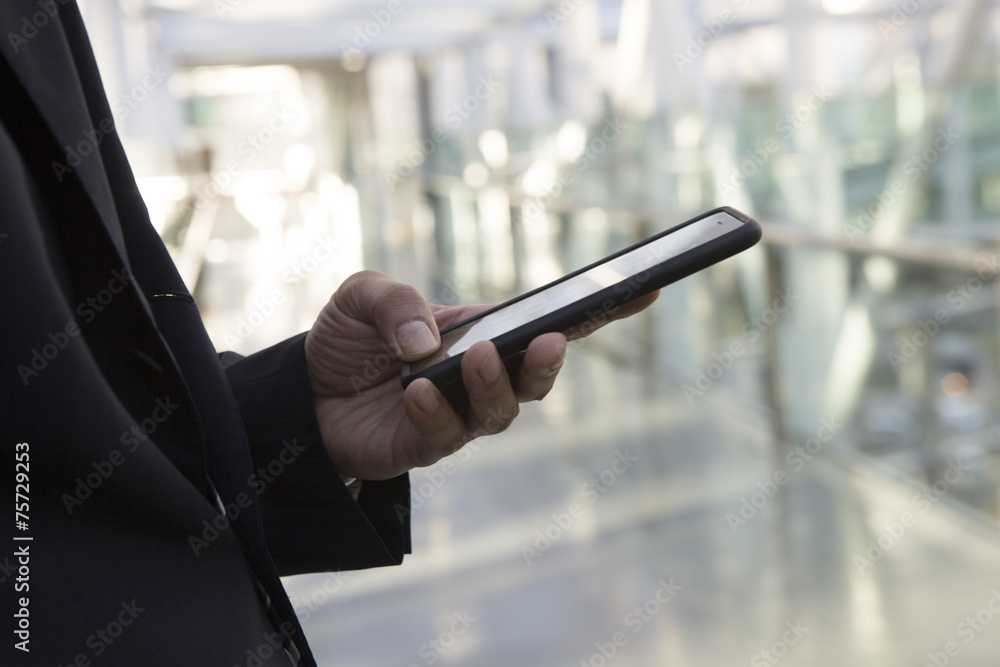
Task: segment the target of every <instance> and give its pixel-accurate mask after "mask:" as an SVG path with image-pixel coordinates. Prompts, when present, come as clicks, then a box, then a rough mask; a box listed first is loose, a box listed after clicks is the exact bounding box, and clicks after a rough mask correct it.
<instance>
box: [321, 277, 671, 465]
mask: <svg viewBox="0 0 1000 667" xmlns="http://www.w3.org/2000/svg"><path fill="white" fill-rule="evenodd" d="M655 298H656V294H651V295H649V296H647V297H644V298H642V299H637V300H636V301H635V302H632V303H630V304H629V305H628V306H627V307H623V308H620V309H619V310H618V311H616V312H615V313H614V314H613V315H612V317H611V318H609V321H610V319H619V318H621V317H626V316H628V315H630V314H632V313H634V312H638V311H639V310H642V309H643V308H645V307H646V306H648V305H649V304H650V303H652V302H653V300H654V299H655ZM488 308H489V306H458V307H444V306H437V305H432V304H429V303H427V301H426V300H425V299H424V298H423V297H422V296H421V295H420V293H419V292H418V291H417V290H416V289H415V288H413V287H410V286H409V285H404V284H402V283H398V282H396V281H395V280H393V279H392V278H390V277H389V276H387V275H385V274H382V273H378V272H376V271H363V272H361V273H356V274H354V275H353V276H351V277H350V278H348V279H347V280H346V281H345V282H344V283H343V285H341V286H340V288H339V289H338V290H337V291H336V292H335V293H334V295H333V297H332V298H331V299H330V301H329V302H328V303H327V304H326V306H325V307H324V308H323V310H322V312H320V314H319V317H318V318H317V320H316V323H315V324H313V327H312V329H311V330H310V331H309V334H308V335H307V336H306V362H307V365H308V371H309V382H310V386H311V389H312V394H313V402H314V405H315V408H316V415H317V417H318V418H319V425H320V431H321V433H322V436H323V443H324V444H325V445H326V450H327V453H328V454H329V455H330V458H331V459H332V460H333V462H334V464H335V465H336V466H337V469H338V471H339V472H340V473H341V474H342V475H347V476H350V477H357V478H359V479H369V480H377V479H387V478H390V477H394V476H396V475H399V474H402V473H404V472H406V471H407V470H409V469H411V468H415V467H420V466H428V465H431V464H432V463H434V462H436V461H438V460H439V459H441V458H443V457H445V456H448V455H449V454H452V453H453V452H455V451H457V450H458V449H460V448H461V447H462V446H463V445H464V444H465V443H467V442H469V441H471V440H473V439H474V438H476V437H479V436H481V435H488V434H493V433H499V432H500V431H503V430H504V429H506V428H507V427H508V426H509V425H510V423H511V422H512V421H513V420H514V418H515V417H516V416H517V413H518V403H519V402H524V401H532V400H539V399H541V398H543V397H544V396H545V394H547V393H548V391H549V390H550V389H551V388H552V385H553V383H554V382H555V378H556V375H557V374H558V372H559V369H560V367H561V366H562V363H563V360H564V359H565V356H566V340H567V339H566V336H564V335H563V334H560V333H548V334H544V335H542V336H539V337H537V338H535V339H534V340H533V341H532V342H531V344H530V345H529V346H528V349H527V350H526V352H525V354H524V357H523V359H522V360H521V363H520V366H519V367H518V368H517V371H516V372H515V373H514V377H513V378H511V377H509V375H508V373H507V370H506V368H505V367H504V364H503V362H502V360H501V358H500V355H499V354H498V353H497V351H496V348H495V347H494V346H493V344H492V343H490V342H488V341H483V342H479V343H476V344H475V345H473V346H472V347H471V348H470V349H469V350H468V351H466V353H465V355H464V357H463V359H462V380H463V382H464V384H465V388H466V391H467V393H468V396H469V407H468V409H467V410H465V411H463V413H462V414H459V413H457V412H456V411H455V409H454V408H453V407H452V406H451V405H449V403H448V402H447V401H446V400H445V399H444V397H443V396H442V395H441V392H440V391H438V389H437V387H435V386H434V384H433V383H432V382H431V381H430V380H427V379H426V378H418V379H416V380H414V381H413V382H411V383H410V385H409V386H408V387H406V390H405V391H404V390H403V387H402V385H401V384H400V378H399V375H400V367H401V363H402V361H416V360H417V359H421V358H423V357H425V356H427V355H429V354H431V353H432V352H434V351H435V350H436V349H437V348H438V346H439V345H440V343H441V339H440V335H439V334H438V331H439V329H441V328H445V327H447V326H450V325H451V324H454V323H457V322H460V321H462V320H464V319H468V318H469V317H473V316H475V315H477V314H478V313H481V312H482V311H483V310H486V309H488Z"/></svg>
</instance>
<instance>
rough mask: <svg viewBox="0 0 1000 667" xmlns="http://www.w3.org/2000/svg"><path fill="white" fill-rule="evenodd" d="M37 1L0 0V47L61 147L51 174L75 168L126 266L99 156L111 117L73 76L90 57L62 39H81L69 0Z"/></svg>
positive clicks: (63, 174)
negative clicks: (80, 56)
mask: <svg viewBox="0 0 1000 667" xmlns="http://www.w3.org/2000/svg"><path fill="white" fill-rule="evenodd" d="M43 4H44V3H36V2H29V1H27V0H3V2H0V35H3V39H2V43H0V44H2V45H0V52H2V54H3V57H4V58H6V59H7V62H8V63H9V64H10V67H11V69H12V70H13V71H14V74H15V76H17V78H18V80H19V81H20V82H21V85H22V86H24V89H25V90H26V91H27V93H28V95H29V96H30V97H31V99H32V101H33V102H34V104H35V107H36V108H37V109H38V111H39V113H40V114H41V116H42V118H44V120H45V122H46V123H47V124H48V126H49V129H50V130H51V132H52V134H53V136H54V137H55V138H56V141H57V142H58V144H59V146H60V147H62V149H63V158H64V159H63V160H62V161H58V160H57V161H53V163H52V177H53V178H54V179H55V180H56V181H58V182H62V181H63V179H64V178H65V177H66V175H67V174H69V173H70V172H71V171H72V172H75V173H76V175H77V177H78V178H79V180H80V183H81V184H82V185H83V188H84V189H85V190H86V192H87V195H88V197H89V198H90V200H91V202H93V205H94V209H95V210H96V211H97V213H98V216H99V217H100V219H101V223H102V224H103V225H104V229H105V231H106V232H107V234H108V236H109V237H110V238H111V241H112V243H113V244H114V246H115V249H116V250H117V252H118V255H119V256H120V258H121V260H122V262H123V263H124V264H126V266H127V255H126V252H125V244H124V240H123V238H122V230H121V226H120V225H119V223H118V217H117V214H116V211H115V205H114V199H113V198H112V196H111V188H110V187H109V185H108V180H107V177H106V175H105V171H104V165H103V162H102V157H101V146H102V144H103V142H104V141H105V140H106V139H108V138H109V135H113V134H114V131H115V129H114V118H113V117H112V115H111V112H110V109H109V108H108V106H107V101H106V100H104V105H103V106H104V107H105V108H106V109H108V111H107V114H106V115H103V116H102V117H99V118H95V117H94V115H93V112H94V110H95V106H97V105H95V104H94V101H93V100H90V99H87V96H86V95H85V93H84V91H83V88H82V87H81V85H80V79H79V78H78V75H77V68H78V67H79V66H80V65H84V66H85V67H86V68H90V67H92V66H93V65H92V58H91V63H78V62H76V61H75V59H74V53H73V50H72V47H71V45H70V40H69V38H68V34H72V33H76V34H75V35H74V37H78V36H79V35H80V34H83V35H84V37H83V38H84V39H86V36H85V34H86V33H85V32H84V31H83V30H82V25H83V21H82V19H81V17H80V12H79V9H78V8H77V6H76V3H75V2H70V3H68V4H61V3H57V2H53V3H51V9H50V10H49V11H54V12H55V15H54V16H50V15H49V14H48V13H46V11H44V10H41V9H40V8H41V7H42V6H43ZM42 17H44V19H43V18H42ZM88 55H89V54H88ZM95 69H96V67H95ZM115 140H116V141H117V139H115ZM130 268H131V267H130ZM147 310H148V309H147Z"/></svg>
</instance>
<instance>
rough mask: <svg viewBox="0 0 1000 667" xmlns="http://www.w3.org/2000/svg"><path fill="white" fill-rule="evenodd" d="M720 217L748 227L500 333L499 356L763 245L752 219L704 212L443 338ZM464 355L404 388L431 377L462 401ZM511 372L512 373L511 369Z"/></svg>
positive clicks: (407, 377)
mask: <svg viewBox="0 0 1000 667" xmlns="http://www.w3.org/2000/svg"><path fill="white" fill-rule="evenodd" d="M717 213H728V214H729V215H731V216H733V217H734V218H736V219H737V220H739V221H741V222H743V225H742V226H741V227H740V228H739V229H736V230H733V231H732V232H729V233H728V234H725V235H724V236H720V237H719V238H717V239H713V240H711V241H709V242H707V243H704V244H702V245H700V246H698V247H696V248H692V249H691V250H688V251H687V252H684V253H682V254H680V255H677V256H676V257H673V258H671V259H669V260H667V261H665V262H662V263H661V264H658V265H656V266H655V267H653V268H651V269H649V270H648V273H649V276H647V277H645V278H643V279H642V280H637V276H630V277H629V278H627V279H626V280H623V281H621V282H619V283H616V284H615V285H612V286H610V287H606V288H604V289H602V290H600V291H597V292H594V293H593V294H592V295H590V296H588V297H586V298H584V299H580V300H579V301H575V302H573V303H572V304H570V305H568V306H565V307H563V308H560V309H558V310H555V311H553V312H551V313H547V314H545V315H543V316H541V317H539V318H538V319H535V320H532V321H531V322H529V323H528V324H525V325H524V326H521V327H519V328H517V329H514V330H513V331H508V332H507V333H504V334H501V335H500V336H497V337H496V338H494V339H493V344H494V345H496V348H497V351H498V352H499V353H500V356H501V357H502V358H503V359H504V360H509V359H511V358H515V357H516V356H517V355H518V354H519V353H520V352H523V351H524V350H525V348H527V346H528V343H530V342H531V341H532V340H534V339H535V338H536V337H538V336H540V335H542V334H544V333H549V332H552V331H566V330H568V329H572V328H573V327H576V326H580V325H582V324H585V323H587V322H588V321H592V320H595V319H598V318H596V317H594V311H595V310H596V311H598V314H599V315H600V316H601V318H600V319H606V318H607V317H609V316H610V315H611V314H613V313H614V311H615V310H617V309H618V308H619V307H621V306H623V305H625V304H626V303H628V302H630V301H633V300H634V299H637V298H639V297H641V296H645V295H646V294H649V293H650V292H653V291H655V290H658V289H660V288H661V287H665V286H666V285H669V284H671V283H674V282H677V281H678V280H680V279H682V278H686V277H687V276H690V275H691V274H693V273H697V272H698V271H701V270H702V269H704V268H707V267H709V266H711V265H713V264H716V263H717V262H720V261H722V260H724V259H726V258H728V257H732V256H733V255H735V254H737V253H739V252H742V251H744V250H746V249H747V248H750V247H751V246H753V245H754V244H755V243H757V241H759V240H760V237H761V229H760V225H759V224H758V223H757V221H756V220H754V219H753V218H751V217H750V216H748V215H746V214H744V213H741V212H740V211H737V210H736V209H734V208H730V207H728V206H721V207H719V208H715V209H712V210H711V211H708V212H706V213H703V214H701V215H699V216H698V217H696V218H692V219H690V220H688V221H686V222H682V223H681V224H679V225H676V226H674V227H671V228H670V229H668V230H666V231H663V232H660V233H659V234H656V235H654V236H651V237H649V238H647V239H645V240H643V241H640V242H639V243H636V244H634V245H631V246H629V247H628V248H624V249H623V250H620V251H618V252H616V253H614V254H611V255H608V256H607V257H605V258H603V259H601V260H600V261H597V262H594V263H593V264H590V265H588V266H585V267H583V268H582V269H578V270H576V271H574V272H572V273H568V274H566V275H565V276H563V277H562V278H559V279H558V280H554V281H552V282H551V283H548V284H547V285H543V286H542V287H539V288H537V289H534V290H532V291H530V292H525V293H524V294H522V295H520V296H518V297H515V298H513V299H511V300H509V301H505V302H504V303H501V304H500V305H498V306H494V307H493V308H490V309H489V310H486V311H483V312H482V313H480V314H479V315H477V316H476V317H472V318H469V319H467V320H464V321H462V322H459V323H458V324H455V325H453V326H451V327H448V328H447V329H445V330H444V331H442V332H441V333H442V334H444V333H447V332H448V331H452V330H454V329H457V328H459V327H463V326H465V325H467V324H468V323H469V322H473V321H475V320H478V319H480V318H482V317H484V316H485V315H488V314H490V313H492V312H495V311H497V310H500V309H501V308H506V307H507V306H509V305H510V304H512V303H517V302H518V301H520V300H522V299H526V298H528V297H529V296H531V295H533V294H537V293H538V292H542V291H544V290H547V289H549V288H550V287H552V286H553V285H557V284H559V283H561V282H563V281H564V280H568V279H569V278H572V277H573V276H576V275H579V274H581V273H583V272H584V271H589V270H590V269H592V268H594V267H595V266H598V265H600V264H603V263H604V262H606V261H608V260H609V259H613V258H615V257H618V256H620V255H624V254H625V253H627V252H631V251H633V250H635V249H636V248H640V247H642V246H644V245H646V244H647V243H650V242H651V241H655V240H656V239H659V238H662V237H664V236H666V235H668V234H672V233H674V232H676V231H677V230H678V229H682V228H683V227H686V226H688V225H690V224H694V223H696V222H698V221H699V220H703V219H705V218H707V217H711V216H713V215H715V214H717ZM637 275H641V274H637ZM622 286H626V288H627V289H622ZM608 301H610V302H611V304H613V305H612V307H610V308H609V307H608V304H607V303H605V302H608ZM588 313H589V314H588ZM596 324H598V323H597V322H595V326H596ZM463 356H465V353H464V352H462V353H460V354H458V355H456V356H454V357H449V358H448V359H445V360H443V361H440V362H438V363H436V364H434V365H432V366H428V367H427V368H425V369H423V370H421V371H418V372H416V373H412V374H411V373H409V369H410V364H403V373H402V382H403V386H404V387H405V386H407V385H409V383H410V382H412V381H413V380H415V379H417V378H419V377H426V378H429V379H430V380H431V381H432V382H433V383H434V384H435V385H437V387H438V388H439V389H441V391H442V392H443V393H444V394H445V396H447V397H448V398H449V400H451V399H453V398H456V397H460V396H462V395H463V394H464V387H462V369H461V364H462V357H463ZM508 370H510V368H509V366H508Z"/></svg>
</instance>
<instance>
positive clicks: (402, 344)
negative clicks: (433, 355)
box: [396, 320, 437, 357]
mask: <svg viewBox="0 0 1000 667" xmlns="http://www.w3.org/2000/svg"><path fill="white" fill-rule="evenodd" d="M396 343H397V344H398V345H399V350H400V352H401V353H402V355H403V356H406V357H410V356H418V355H424V354H427V353H428V352H430V351H432V350H434V349H435V348H437V340H435V338H434V334H433V333H431V330H430V327H428V326H427V325H426V324H424V323H423V322H421V321H419V320H417V321H415V322H407V323H406V324H404V325H402V326H401V327H399V328H398V329H396Z"/></svg>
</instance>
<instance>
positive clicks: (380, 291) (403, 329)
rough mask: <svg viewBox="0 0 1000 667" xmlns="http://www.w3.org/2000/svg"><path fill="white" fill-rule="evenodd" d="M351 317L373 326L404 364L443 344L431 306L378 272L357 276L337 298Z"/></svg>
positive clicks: (414, 292) (413, 289)
mask: <svg viewBox="0 0 1000 667" xmlns="http://www.w3.org/2000/svg"><path fill="white" fill-rule="evenodd" d="M334 298H335V300H336V301H337V307H338V308H339V309H340V310H341V311H342V312H343V313H344V314H345V315H348V316H349V317H352V318H354V319H356V320H359V321H361V322H366V323H369V324H374V325H375V327H376V329H378V333H379V337H380V338H381V339H382V340H383V342H385V343H386V344H388V345H389V346H390V347H391V348H392V349H393V350H394V351H395V352H396V354H397V355H398V356H399V358H400V359H402V360H403V361H415V360H417V359H420V358H422V357H425V356H427V355H428V354H430V353H431V352H433V351H434V350H436V349H437V348H438V346H440V344H441V337H440V334H439V333H438V328H437V323H436V322H435V321H434V314H433V312H432V311H431V307H430V304H429V303H427V300H426V299H424V297H423V296H422V295H421V294H420V292H419V291H417V289H416V288H414V287H412V286H410V285H405V284H403V283H400V282H397V281H395V280H393V279H392V278H390V277H389V276H387V275H386V274H384V273H381V272H379V271H362V272H360V273H355V274H354V275H352V276H351V277H350V278H348V279H347V280H346V281H344V283H343V285H341V286H340V289H338V290H337V293H336V294H335V295H334Z"/></svg>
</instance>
